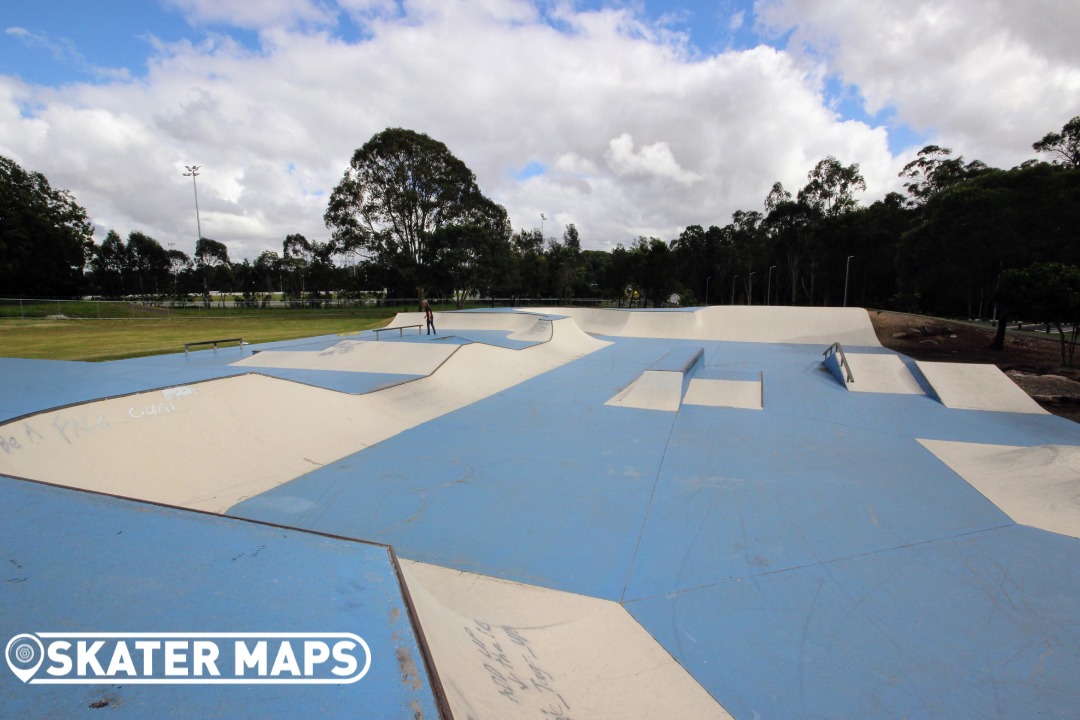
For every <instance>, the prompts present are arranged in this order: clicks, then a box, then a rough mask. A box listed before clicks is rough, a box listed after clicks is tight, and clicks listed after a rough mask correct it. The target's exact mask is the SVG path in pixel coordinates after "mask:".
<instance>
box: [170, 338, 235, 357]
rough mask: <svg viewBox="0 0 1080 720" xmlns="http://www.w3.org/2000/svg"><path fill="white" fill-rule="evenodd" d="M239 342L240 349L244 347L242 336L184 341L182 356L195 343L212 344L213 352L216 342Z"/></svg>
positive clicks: (186, 354) (215, 348)
mask: <svg viewBox="0 0 1080 720" xmlns="http://www.w3.org/2000/svg"><path fill="white" fill-rule="evenodd" d="M233 342H234V343H240V349H241V350H243V349H244V338H225V339H223V340H200V341H199V342H189V343H184V357H187V356H188V350H189V349H191V348H193V347H195V346H196V345H213V346H214V352H217V346H218V343H233Z"/></svg>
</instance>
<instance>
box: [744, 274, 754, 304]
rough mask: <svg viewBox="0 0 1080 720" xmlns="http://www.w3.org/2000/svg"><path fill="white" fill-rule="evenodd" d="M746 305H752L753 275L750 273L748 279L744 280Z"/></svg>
mask: <svg viewBox="0 0 1080 720" xmlns="http://www.w3.org/2000/svg"><path fill="white" fill-rule="evenodd" d="M746 304H747V305H753V304H754V273H753V272H751V273H750V277H749V278H747V279H746Z"/></svg>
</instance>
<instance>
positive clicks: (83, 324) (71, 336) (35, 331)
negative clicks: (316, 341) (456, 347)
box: [0, 310, 394, 361]
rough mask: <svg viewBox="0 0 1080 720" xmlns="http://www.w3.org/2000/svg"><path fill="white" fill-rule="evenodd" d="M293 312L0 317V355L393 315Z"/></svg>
mask: <svg viewBox="0 0 1080 720" xmlns="http://www.w3.org/2000/svg"><path fill="white" fill-rule="evenodd" d="M393 312H394V311H393V310H387V311H386V314H385V316H382V317H373V316H372V315H371V314H369V313H365V316H356V315H354V316H352V317H348V316H344V315H288V314H281V315H277V314H273V313H265V312H263V313H261V314H259V315H258V316H256V317H222V318H177V317H174V318H172V319H168V320H40V319H38V320H33V319H26V320H17V319H0V357H17V358H30V359H36V360H92V361H102V360H122V359H124V358H132V357H142V356H144V355H162V354H166V353H175V352H182V351H183V349H184V343H189V342H199V341H201V340H216V339H219V338H234V337H241V338H243V339H244V342H249V343H261V342H272V341H275V340H292V339H295V338H302V337H311V336H314V335H330V334H343V333H355V332H358V331H360V330H368V329H371V328H375V327H380V326H382V325H385V324H386V322H387V320H389V318H390V317H392V316H393Z"/></svg>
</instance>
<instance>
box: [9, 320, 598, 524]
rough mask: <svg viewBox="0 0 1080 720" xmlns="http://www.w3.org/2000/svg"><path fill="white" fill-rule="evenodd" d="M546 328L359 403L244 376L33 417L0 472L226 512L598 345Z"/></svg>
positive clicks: (16, 426)
mask: <svg viewBox="0 0 1080 720" xmlns="http://www.w3.org/2000/svg"><path fill="white" fill-rule="evenodd" d="M533 321H535V318H533V319H532V320H531V321H530V322H533ZM545 322H547V323H548V324H549V325H550V326H551V328H550V334H551V340H550V341H548V342H546V343H542V344H538V345H533V346H531V347H528V348H524V349H520V350H511V349H507V348H501V347H494V346H490V345H479V344H470V345H464V346H459V347H458V348H457V350H456V351H455V352H454V353H453V354H452V355H451V356H450V357H449V358H448V359H447V361H446V362H444V363H443V364H442V365H441V366H440V367H439V369H438V370H437V371H436V372H435V373H434V374H432V375H430V376H427V377H423V378H420V379H418V380H414V381H411V382H407V383H402V384H400V385H396V386H393V387H390V388H386V389H384V390H380V391H378V392H373V393H368V394H366V395H348V394H343V393H338V392H335V391H332V390H326V389H324V388H319V387H312V386H309V385H302V384H299V383H293V382H290V381H287V380H280V379H277V378H272V377H266V376H263V375H258V374H251V375H241V376H237V377H228V378H222V379H219V380H211V381H207V382H203V383H196V384H192V385H186V386H181V387H172V388H165V389H164V390H156V391H151V392H143V393H136V394H133V395H125V396H121V397H116V398H110V399H106V400H99V401H95V402H90V403H85V404H81V405H75V406H71V407H66V408H60V409H57V410H52V411H48V412H43V413H38V414H35V415H32V416H29V417H25V418H21V419H18V420H15V421H12V422H9V423H6V424H4V425H3V426H0V436H2V437H4V438H5V443H6V446H5V451H4V452H3V453H0V473H3V474H8V475H14V476H16V477H24V478H30V479H34V480H43V481H46V482H51V483H56V484H58V485H66V486H70V487H79V488H85V489H90V490H96V491H99V492H105V493H109V494H114V495H120V496H124V497H131V498H136V499H140V500H150V501H154V502H161V503H166V504H169V505H176V506H180V507H188V508H194V509H199V510H206V511H210V512H225V511H226V510H227V509H228V508H230V507H232V506H233V505H235V504H236V503H238V502H240V501H242V500H244V499H246V498H248V497H251V496H253V495H257V494H259V493H262V492H265V491H266V490H269V489H271V488H273V487H276V486H278V485H280V484H282V483H285V482H288V481H289V480H292V479H294V478H296V477H299V476H301V475H304V474H306V473H308V472H311V471H312V470H315V469H316V468H319V467H321V466H323V465H326V464H328V463H331V462H334V461H336V460H339V459H341V458H343V457H346V456H348V455H351V454H352V453H355V452H358V451H360V450H363V449H364V448H366V447H368V446H370V445H374V444H375V443H378V442H381V441H382V440H385V439H387V438H389V437H392V436H394V435H397V434H398V433H401V432H403V431H405V430H408V429H410V428H413V427H416V426H417V425H420V424H422V423H425V422H427V421H429V420H432V419H434V418H436V417H440V416H442V415H445V414H446V413H449V412H452V411H454V410H457V409H459V408H462V407H465V406H467V405H469V404H471V403H474V402H476V401H478V400H481V399H483V398H485V397H489V396H490V395H493V394H495V393H497V392H500V391H502V390H505V389H507V388H509V387H513V386H514V385H517V384H518V383H521V382H524V381H526V380H529V379H531V378H533V377H536V376H538V375H540V374H542V373H544V372H547V371H549V370H553V369H555V368H557V367H560V366H562V365H563V364H565V363H567V362H570V361H572V360H574V359H576V358H579V357H582V356H584V355H587V354H589V353H591V352H593V351H595V350H598V349H600V348H602V347H605V346H606V345H608V343H606V342H603V341H601V340H597V339H595V338H592V337H590V336H588V335H586V334H585V333H583V332H581V330H580V329H579V328H578V327H577V326H576V325H575V324H574V322H573V321H572V320H569V319H555V320H546V321H545ZM7 439H10V441H8V440H7ZM74 469H77V470H74Z"/></svg>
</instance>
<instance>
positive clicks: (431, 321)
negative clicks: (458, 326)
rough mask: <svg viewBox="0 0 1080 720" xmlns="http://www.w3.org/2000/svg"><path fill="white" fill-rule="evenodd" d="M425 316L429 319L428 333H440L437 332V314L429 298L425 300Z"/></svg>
mask: <svg viewBox="0 0 1080 720" xmlns="http://www.w3.org/2000/svg"><path fill="white" fill-rule="evenodd" d="M424 318H425V319H426V320H427V334H428V335H430V334H431V333H435V334H436V335H438V334H439V333H437V332H435V314H434V313H432V312H431V305H430V304H428V301H427V300H424Z"/></svg>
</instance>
